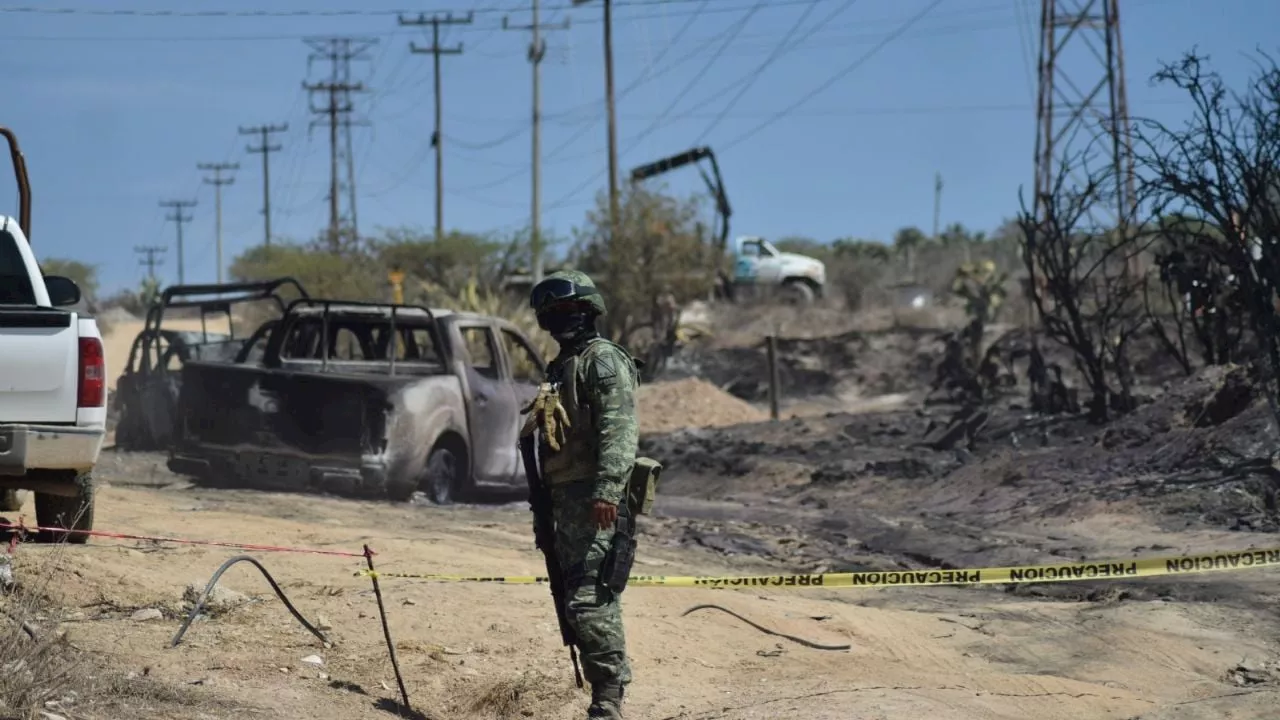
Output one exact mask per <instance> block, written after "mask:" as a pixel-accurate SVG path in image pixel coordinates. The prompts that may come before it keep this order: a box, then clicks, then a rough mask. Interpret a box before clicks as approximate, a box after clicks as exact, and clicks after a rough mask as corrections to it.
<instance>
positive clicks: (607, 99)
mask: <svg viewBox="0 0 1280 720" xmlns="http://www.w3.org/2000/svg"><path fill="white" fill-rule="evenodd" d="M589 2H591V0H573V4H574V5H583V4H585V3H589ZM602 2H603V3H604V104H605V111H606V113H607V114H608V117H609V236H610V239H611V240H612V239H613V236H614V235H616V234H617V232H618V219H619V218H618V116H617V113H616V105H615V104H614V101H613V0H602Z"/></svg>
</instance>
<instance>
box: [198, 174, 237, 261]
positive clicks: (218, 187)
mask: <svg viewBox="0 0 1280 720" xmlns="http://www.w3.org/2000/svg"><path fill="white" fill-rule="evenodd" d="M196 167H197V168H198V169H200V170H208V171H210V172H212V173H213V177H211V178H205V179H204V181H205V182H206V183H208V184H210V185H212V186H213V204H214V211H213V215H214V219H213V225H214V245H215V247H216V248H217V250H216V252H215V253H214V254H215V255H217V257H218V284H219V285H221V284H222V186H223V185H230V184H232V183H234V182H235V181H236V179H235V178H233V177H225V178H224V177H222V173H223V171H224V170H233V171H234V170H239V169H240V163H199V164H198V165H196Z"/></svg>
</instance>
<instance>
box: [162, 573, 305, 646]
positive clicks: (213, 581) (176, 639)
mask: <svg viewBox="0 0 1280 720" xmlns="http://www.w3.org/2000/svg"><path fill="white" fill-rule="evenodd" d="M238 562H248V563H253V566H254V567H256V568H258V570H260V571H261V572H262V576H263V577H265V578H266V579H267V582H269V583H271V589H272V590H275V591H276V597H278V598H280V602H282V603H284V606H285V607H286V608H288V609H289V612H290V613H292V614H293V617H295V618H296V619H297V620H298V622H300V623H302V627H304V628H306V629H307V630H308V631H309V632H310V633H311V634H312V635H315V636H316V637H317V638H319V639H320V642H322V643H324V644H326V645H328V644H329V638H327V637H325V636H324V633H322V632H320V631H319V630H318V629H316V627H315V626H314V625H312V624H311V623H309V622H307V619H306V618H304V617H302V613H299V612H298V610H297V608H295V607H294V606H293V603H291V602H289V598H288V597H286V596H285V594H284V590H281V589H280V586H279V585H278V584H276V581H275V578H273V577H271V573H269V572H267V569H266V568H265V567H263V566H262V563H260V562H258V560H257V559H256V558H253V557H250V556H248V555H237V556H235V557H233V558H231V559H230V560H228V561H226V562H224V563H222V567H219V568H218V571H217V572H215V573H214V574H213V577H211V578H209V584H208V585H206V586H205V588H204V592H203V593H201V594H200V599H199V600H198V601H196V605H195V607H193V608H192V609H191V614H190V615H188V616H187V619H186V621H184V622H183V623H182V627H180V628H178V634H176V635H174V636H173V640H172V641H171V642H170V643H169V647H177V646H178V643H180V642H182V636H183V635H184V634H186V632H187V628H189V627H191V623H192V621H194V620H195V619H196V617H197V616H198V615H199V614H200V611H201V610H203V609H204V604H205V601H206V600H208V599H209V594H210V593H212V592H213V588H214V587H215V586H217V584H218V579H219V578H221V577H222V573H224V572H226V571H227V569H228V568H230V567H231V566H232V565H235V564H236V563H238Z"/></svg>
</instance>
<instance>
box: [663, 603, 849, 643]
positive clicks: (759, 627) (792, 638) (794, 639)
mask: <svg viewBox="0 0 1280 720" xmlns="http://www.w3.org/2000/svg"><path fill="white" fill-rule="evenodd" d="M697 610H719V611H720V612H724V613H728V614H730V615H732V616H734V617H736V618H738V619H739V620H741V621H742V622H744V623H746V624H748V625H750V626H751V627H753V628H755V629H756V630H759V631H760V632H762V633H764V634H765V635H772V636H774V637H780V638H786V639H787V640H790V641H791V642H793V643H798V644H800V645H803V646H805V647H807V648H813V649H814V650H849V649H851V648H852V647H853V646H852V645H822V644H820V643H816V642H813V641H812V640H805V639H804V638H798V637H796V636H794V635H787V634H786V633H780V632H778V631H777V630H770V629H769V628H767V627H764V626H763V625H757V624H756V623H754V622H751V621H750V620H748V619H746V618H744V617H742V616H741V615H739V614H738V613H736V612H734V611H732V610H730V609H729V608H727V607H723V606H720V605H710V604H708V605H694V606H693V607H691V608H689V609H688V610H685V611H684V612H682V613H680V617H684V616H685V615H688V614H689V613H691V612H695V611H697Z"/></svg>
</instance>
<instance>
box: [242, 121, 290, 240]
mask: <svg viewBox="0 0 1280 720" xmlns="http://www.w3.org/2000/svg"><path fill="white" fill-rule="evenodd" d="M288 129H289V123H285V124H283V125H258V126H257V127H247V128H240V134H241V135H259V136H260V137H261V138H262V144H261V145H259V146H257V147H254V146H252V145H250V146H248V147H246V148H245V151H246V152H251V153H259V154H261V155H262V242H263V244H264V245H266V246H267V247H271V153H273V152H280V151H281V150H283V149H284V146H283V145H272V144H271V133H278V132H285V131H287V130H288Z"/></svg>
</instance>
